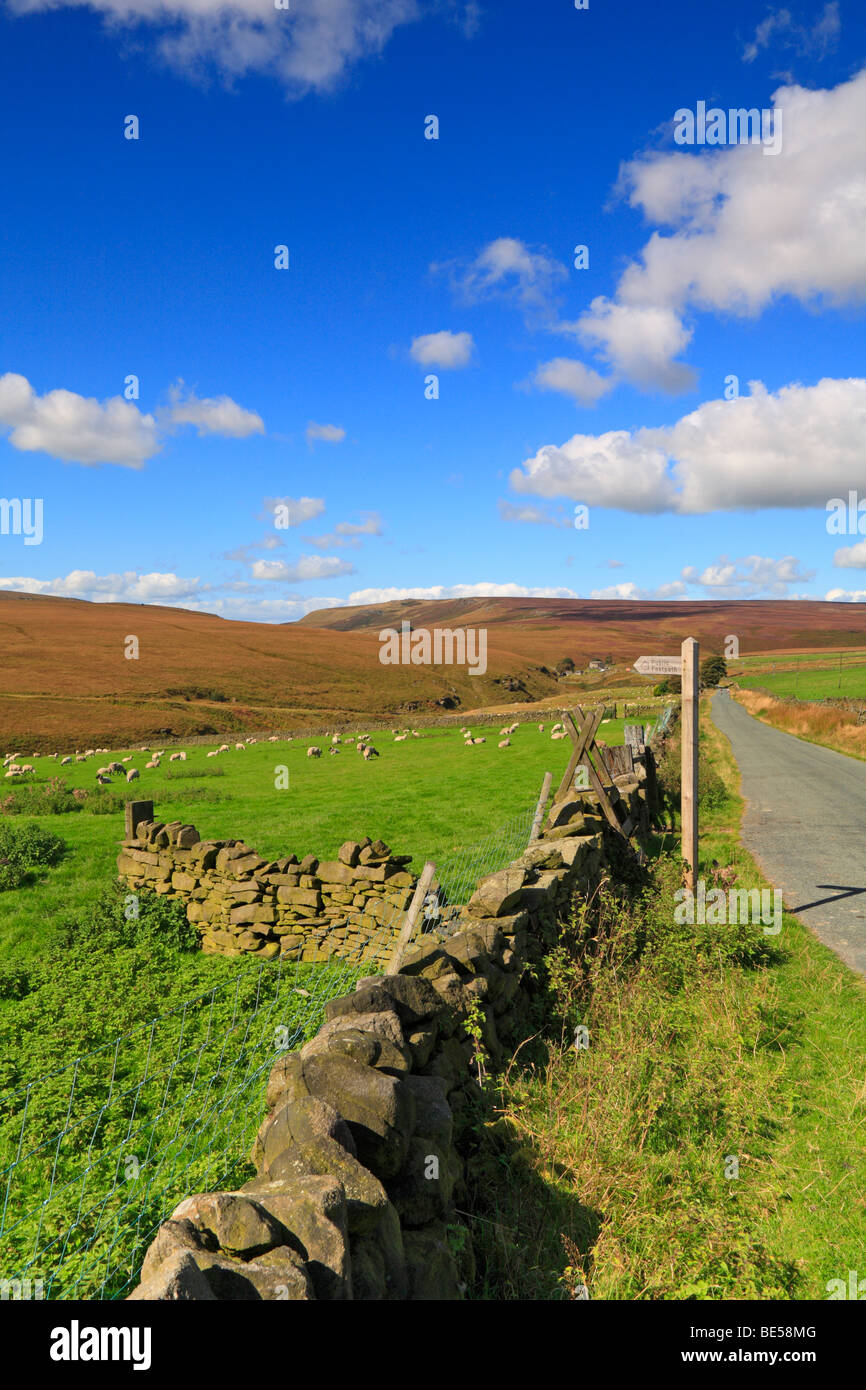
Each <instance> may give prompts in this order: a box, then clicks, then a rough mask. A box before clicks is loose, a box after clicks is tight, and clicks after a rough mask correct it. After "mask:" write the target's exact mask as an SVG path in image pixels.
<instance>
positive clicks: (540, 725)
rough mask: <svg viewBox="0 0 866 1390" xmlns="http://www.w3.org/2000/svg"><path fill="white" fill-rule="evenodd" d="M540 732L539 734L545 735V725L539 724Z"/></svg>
mask: <svg viewBox="0 0 866 1390" xmlns="http://www.w3.org/2000/svg"><path fill="white" fill-rule="evenodd" d="M538 732H539V733H540V734H543V733H544V725H543V724H539V726H538Z"/></svg>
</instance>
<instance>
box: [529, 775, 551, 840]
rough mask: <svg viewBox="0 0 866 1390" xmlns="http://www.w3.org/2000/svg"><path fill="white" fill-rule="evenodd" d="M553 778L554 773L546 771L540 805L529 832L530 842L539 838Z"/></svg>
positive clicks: (537, 807)
mask: <svg viewBox="0 0 866 1390" xmlns="http://www.w3.org/2000/svg"><path fill="white" fill-rule="evenodd" d="M552 780H553V774H552V773H550V772H545V774H544V781H543V782H542V784H541V792H540V793H539V797H538V805H537V806H536V808H535V815H534V817H533V819H532V829H531V830H530V832H529V843H530V844H532V843H533V842H534V841H535V840H537V839H538V836H539V832H540V830H541V818H542V816H543V815H544V808H545V806H546V805H547V798H548V797H549V796H550V784H551V782H552Z"/></svg>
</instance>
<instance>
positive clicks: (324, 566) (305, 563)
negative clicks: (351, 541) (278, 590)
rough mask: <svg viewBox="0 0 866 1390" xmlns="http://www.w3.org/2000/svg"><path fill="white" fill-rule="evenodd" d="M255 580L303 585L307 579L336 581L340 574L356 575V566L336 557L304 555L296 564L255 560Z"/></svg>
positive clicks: (253, 570)
mask: <svg viewBox="0 0 866 1390" xmlns="http://www.w3.org/2000/svg"><path fill="white" fill-rule="evenodd" d="M251 572H252V576H253V579H267V580H270V581H279V582H280V583H282V584H301V583H303V581H304V580H305V579H334V578H335V577H336V576H337V575H338V574H354V573H355V566H354V565H350V564H349V562H348V561H347V560H339V559H338V558H337V556H336V555H302V556H301V557H300V559H299V560H296V561H295V563H294V564H288V563H287V562H286V561H285V560H254V561H253V566H252V571H251Z"/></svg>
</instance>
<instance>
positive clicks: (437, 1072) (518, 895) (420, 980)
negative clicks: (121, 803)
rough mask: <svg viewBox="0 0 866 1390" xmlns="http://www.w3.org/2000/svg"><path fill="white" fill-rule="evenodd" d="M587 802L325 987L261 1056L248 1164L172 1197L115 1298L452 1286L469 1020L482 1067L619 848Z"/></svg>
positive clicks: (468, 1279)
mask: <svg viewBox="0 0 866 1390" xmlns="http://www.w3.org/2000/svg"><path fill="white" fill-rule="evenodd" d="M647 763H651V754H650V753H647V754H645V755H644V756H643V758H642V759H641V763H640V765H639V766H637V767H636V768H635V770H634V773H633V774H631V775H630V776H629V777H627V778H626V777H623V778H622V779H621V780H620V779H618V780H619V781H620V789H621V792H622V794H623V799H624V801H625V802H626V803H627V807H628V811H629V813H630V815H633V816H637V817H638V818H643V819H644V820H645V819H646V816H647V801H648V798H649V797H650V795H651V793H650V791H649V787H648V778H647V768H646V764H647ZM597 810H598V806H597V804H594V798H593V796H592V795H591V794H585V795H583V796H575V797H573V798H572V797H570V798H569V799H568V800H567V801H566V802H564V803H560V804H559V805H557V806H555V807H554V808H553V810H552V811H551V813H550V814H549V815H548V817H547V819H546V822H545V825H544V830H543V833H542V837H541V838H540V839H539V840H537V841H535V842H534V843H532V844H530V845H529V846H528V848H527V849H526V850H525V852H524V853H523V854H522V855H520V857H519V858H517V859H515V860H514V861H513V862H512V863H511V864H510V865H509V866H508V867H507V868H505V869H503V870H501V871H500V872H498V873H495V874H491V875H488V876H487V877H486V878H483V879H481V881H480V882H479V883H478V886H477V888H476V890H475V892H474V894H473V895H472V897H471V899H470V901H469V903H468V905H467V906H466V907H465V908H462V909H460V912H459V914H458V916H457V918H456V920H455V921H453V922H452V923H451V924H449V926H447V927H442V928H441V929H439V930H436V931H433V932H429V933H425V934H424V935H423V936H422V937H420V938H419V939H417V940H416V941H415V942H414V944H413V947H412V949H411V953H410V954H408V955H406V956H405V957H404V958H403V961H402V966H401V968H400V970H399V971H398V972H397V973H395V974H391V975H388V974H383V975H378V976H372V977H370V978H368V979H365V980H361V981H359V983H358V985H357V986H356V988H355V990H354V992H353V993H352V994H348V995H345V996H343V997H342V998H338V999H332V1000H331V1001H330V1002H329V1003H328V1004H327V1005H326V1009H325V1016H326V1021H325V1022H324V1023H323V1025H322V1027H321V1028H320V1029H319V1031H318V1033H317V1034H316V1035H315V1036H314V1037H312V1038H311V1039H310V1040H309V1041H308V1042H306V1043H305V1044H304V1045H303V1046H302V1047H301V1048H300V1050H298V1051H294V1052H286V1053H283V1054H282V1055H279V1056H277V1058H276V1060H275V1062H274V1065H273V1068H272V1070H271V1073H270V1079H269V1082H268V1088H267V1097H266V1114H265V1117H264V1120H263V1122H262V1124H261V1126H260V1128H259V1131H258V1135H257V1137H256V1141H255V1144H254V1146H253V1150H252V1154H251V1158H252V1161H253V1163H254V1164H255V1167H256V1170H257V1175H256V1177H254V1178H252V1179H251V1180H250V1181H249V1182H247V1183H245V1184H244V1185H243V1187H242V1188H240V1189H239V1190H237V1191H231V1192H211V1193H200V1194H198V1195H196V1196H192V1197H188V1198H187V1199H186V1200H185V1201H183V1202H181V1203H180V1205H179V1206H178V1207H176V1208H175V1210H174V1212H173V1213H172V1215H171V1217H170V1218H169V1219H168V1220H167V1221H164V1222H163V1224H162V1225H161V1226H160V1228H159V1231H158V1232H157V1235H156V1237H155V1239H154V1240H153V1242H152V1244H151V1246H150V1248H149V1249H148V1251H147V1254H146V1256H145V1259H144V1264H143V1267H142V1271H141V1283H140V1284H139V1285H138V1287H137V1288H136V1289H135V1290H134V1291H133V1292H132V1293H131V1294H130V1295H129V1297H130V1298H131V1299H134V1300H139V1299H141V1300H213V1299H218V1300H227V1301H228V1300H236V1299H244V1300H264V1299H289V1300H294V1301H309V1300H326V1301H334V1300H336V1301H345V1300H349V1299H354V1300H361V1301H382V1300H390V1301H397V1300H407V1299H409V1300H424V1301H433V1300H436V1301H440V1300H456V1299H461V1298H463V1297H464V1296H465V1294H466V1292H467V1290H468V1289H469V1288H470V1287H471V1285H472V1282H473V1279H474V1258H473V1253H472V1237H471V1232H470V1230H469V1228H468V1227H467V1226H465V1225H463V1224H462V1223H461V1220H460V1215H459V1208H460V1207H461V1206H465V1203H466V1200H467V1197H466V1189H465V1184H464V1172H465V1162H466V1161H467V1158H468V1155H469V1153H470V1152H471V1146H472V1123H473V1119H474V1117H476V1118H477V1112H476V1111H475V1102H476V1100H477V1099H478V1097H479V1086H478V1080H477V1065H478V1062H477V1056H476V1047H477V1041H476V1038H475V1037H474V1036H473V1034H474V1033H475V1032H476V1031H477V1030H478V1029H480V1034H481V1043H482V1046H483V1058H484V1065H485V1066H486V1067H488V1068H496V1067H498V1066H499V1065H501V1063H502V1062H503V1061H504V1060H505V1059H506V1058H507V1057H508V1056H509V1055H513V1051H514V1048H515V1047H516V1046H517V1044H518V1043H519V1042H520V1041H522V1040H523V1039H524V1038H526V1037H527V1036H528V1035H529V1033H530V1032H531V1031H533V1024H532V1014H531V1002H532V991H533V990H534V989H535V988H536V987H537V986H536V984H535V977H536V975H537V971H536V969H535V967H536V966H537V965H538V963H539V962H540V960H541V957H542V956H543V955H544V954H545V952H546V951H547V950H549V949H550V946H551V945H552V944H553V943H554V942H555V941H556V939H557V933H558V923H559V922H560V921H561V920H562V918H563V917H564V916H565V915H566V914H567V913H568V911H569V908H570V906H571V904H572V903H573V902H574V901H575V899H576V897H580V896H582V897H586V896H588V895H589V894H590V893H591V892H592V891H593V890H594V889H595V887H596V886H597V885H598V883H599V881H600V878H601V876H602V875H603V874H604V873H608V874H614V873H615V870H614V869H613V868H612V865H613V864H616V863H618V862H620V861H619V858H618V856H619V855H621V854H622V853H624V852H625V853H627V851H624V848H623V840H622V838H621V836H620V835H619V834H618V832H617V831H615V830H614V829H613V828H612V827H611V826H609V825H607V824H606V823H605V824H603V823H602V822H601V821H600V819H599V818H598V817H597V815H596V812H597ZM380 857H381V856H380ZM133 862H138V861H133ZM222 862H223V867H224V866H225V865H226V864H229V863H235V862H237V861H236V860H229V859H225V860H223V861H222ZM340 862H342V861H340ZM214 867H216V861H215V864H214ZM320 871H321V866H320ZM206 872H211V871H206ZM248 872H250V873H252V872H253V868H252V866H251V867H250V869H249V870H248ZM398 872H399V871H398ZM262 874H263V871H262V870H261V869H260V870H259V871H258V875H257V876H258V877H262ZM238 881H239V880H238ZM325 881H329V880H327V879H326V880H325ZM389 881H393V880H392V879H390V880H389V879H385V880H384V883H385V884H387V882H389ZM403 891H405V892H408V891H409V885H408V884H407V885H406V888H405V889H404V890H403ZM467 1140H468V1142H467Z"/></svg>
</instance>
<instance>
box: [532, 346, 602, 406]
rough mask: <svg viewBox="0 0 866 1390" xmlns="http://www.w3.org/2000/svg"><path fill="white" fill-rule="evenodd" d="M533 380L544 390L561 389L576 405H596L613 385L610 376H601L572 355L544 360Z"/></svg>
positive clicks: (534, 383)
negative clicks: (548, 360)
mask: <svg viewBox="0 0 866 1390" xmlns="http://www.w3.org/2000/svg"><path fill="white" fill-rule="evenodd" d="M532 382H533V385H535V386H537V387H539V388H540V389H541V390H542V391H560V392H561V393H562V394H563V395H564V396H570V397H571V399H572V400H573V401H574V403H575V405H595V403H596V401H597V400H599V399H600V398H601V397H602V396H604V395H605V394H606V393H607V392H608V391H609V390H610V389H611V387H612V386H613V381H612V379H611V378H610V377H603V376H601V375H600V373H599V372H596V371H593V369H592V368H591V367H587V366H585V365H584V364H583V362H576V361H575V360H574V358H572V357H554V358H553V359H552V361H550V362H542V363H541V366H540V367H538V368H537V369H536V371H535V373H534V374H533V377H532Z"/></svg>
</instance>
